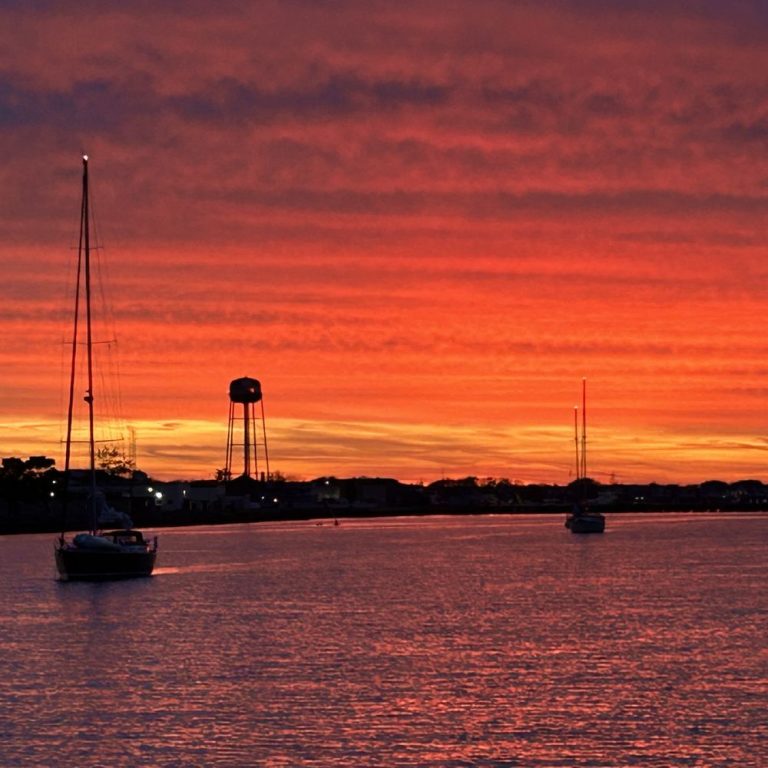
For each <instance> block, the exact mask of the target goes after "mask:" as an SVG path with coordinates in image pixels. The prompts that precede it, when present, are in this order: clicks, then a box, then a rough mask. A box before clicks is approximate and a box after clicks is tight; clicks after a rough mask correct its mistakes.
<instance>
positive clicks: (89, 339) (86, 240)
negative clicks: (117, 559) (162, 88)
mask: <svg viewBox="0 0 768 768" xmlns="http://www.w3.org/2000/svg"><path fill="white" fill-rule="evenodd" d="M83 219H84V222H83V224H82V230H83V244H84V252H85V348H86V355H87V358H88V390H87V392H86V395H85V402H86V403H88V448H89V451H90V471H91V501H90V508H91V531H92V532H94V533H95V531H96V448H95V440H94V431H93V335H92V327H91V235H90V214H89V211H88V155H83Z"/></svg>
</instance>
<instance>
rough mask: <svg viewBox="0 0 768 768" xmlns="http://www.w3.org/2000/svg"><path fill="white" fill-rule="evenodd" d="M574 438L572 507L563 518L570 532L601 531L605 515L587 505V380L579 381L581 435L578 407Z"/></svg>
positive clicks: (575, 415) (574, 423) (603, 526)
mask: <svg viewBox="0 0 768 768" xmlns="http://www.w3.org/2000/svg"><path fill="white" fill-rule="evenodd" d="M573 426H574V440H575V443H576V484H575V488H576V493H577V497H576V500H575V501H574V503H573V509H572V510H571V512H570V514H569V515H568V516H567V517H566V519H565V527H566V528H570V530H571V533H602V532H603V531H604V530H605V515H603V514H602V513H600V512H596V511H594V510H590V509H589V507H588V506H587V498H586V486H587V380H586V379H582V382H581V436H579V409H578V408H574V411H573Z"/></svg>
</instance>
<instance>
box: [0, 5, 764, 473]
mask: <svg viewBox="0 0 768 768" xmlns="http://www.w3.org/2000/svg"><path fill="white" fill-rule="evenodd" d="M0 15H1V16H2V26H1V29H2V32H0V43H1V45H0V142H2V144H1V148H2V168H1V169H0V173H2V185H1V187H0V194H2V203H1V204H0V219H1V220H2V242H1V243H0V270H1V271H0V286H2V288H1V290H2V302H0V312H1V313H2V345H1V346H0V365H1V366H2V377H0V399H1V402H2V408H1V410H0V455H2V456H13V455H15V456H27V455H30V454H45V455H48V456H53V457H55V458H56V459H57V463H58V464H59V466H61V465H62V464H63V460H62V453H63V452H62V448H61V444H60V438H61V435H62V419H63V394H62V393H63V389H64V375H63V372H62V359H63V352H62V349H63V345H62V339H63V338H64V337H65V336H66V334H67V333H68V323H69V319H70V307H69V301H70V297H69V294H68V290H69V287H71V279H72V272H73V264H74V260H75V259H76V250H73V246H76V243H77V228H78V215H79V205H80V200H79V193H80V174H81V160H80V158H81V155H82V153H83V152H87V153H88V155H89V156H90V158H91V160H90V173H91V179H92V190H93V205H94V210H95V219H96V223H97V226H98V233H99V242H100V243H102V244H103V246H104V248H103V250H102V251H100V252H99V254H100V258H101V259H103V260H104V263H105V265H106V267H107V269H108V273H109V281H108V295H109V298H110V303H111V304H112V309H113V311H114V315H115V325H116V332H117V336H118V339H119V342H118V349H119V369H120V374H121V375H120V387H121V390H122V410H123V412H124V415H125V418H126V420H127V422H128V424H130V425H132V426H133V427H134V428H135V430H136V442H137V453H138V465H139V467H140V468H142V469H144V470H145V471H146V472H149V473H150V474H151V475H153V476H155V477H158V478H165V479H171V478H204V477H211V476H213V473H214V472H215V470H216V469H217V468H219V467H221V466H223V464H224V447H225V441H226V426H227V425H226V417H227V409H228V398H227V389H228V384H229V381H230V380H231V379H233V378H236V377H239V376H252V377H255V378H258V379H259V380H260V381H261V383H262V388H263V391H264V397H265V409H266V415H267V432H268V437H269V449H270V459H271V465H272V469H277V470H280V471H281V472H283V473H285V474H287V475H289V476H292V477H297V478H311V477H316V476H320V475H323V474H336V475H339V476H351V475H368V476H389V477H397V478H400V479H402V480H405V481H418V480H423V481H425V482H429V481H432V480H435V479H437V478H439V477H442V476H452V477H458V476H464V475H477V476H480V477H485V476H496V477H508V478H510V479H516V480H521V481H525V482H530V481H541V482H553V483H567V482H569V481H570V480H571V479H573V465H574V460H573V434H572V430H573V426H572V424H573V422H572V419H573V407H574V405H576V404H577V403H578V401H579V397H580V389H581V380H582V377H587V379H588V382H589V384H588V387H589V474H590V475H592V476H593V477H595V478H596V479H597V480H600V481H602V482H609V480H610V479H611V478H614V479H616V480H618V481H619V482H647V481H659V482H698V481H701V480H705V479H710V478H718V479H723V480H736V479H742V478H757V479H763V480H768V418H767V416H766V405H767V404H768V344H766V339H767V338H768V336H767V333H768V327H767V326H768V297H767V295H766V288H765V286H766V278H767V277H768V276H767V275H766V273H767V272H768V259H767V258H766V257H767V256H768V229H767V224H768V9H767V8H766V5H765V4H764V3H762V2H739V0H729V2H725V1H722V2H714V1H713V2H706V0H705V1H703V2H699V3H688V2H674V0H672V1H669V0H665V1H664V2H662V1H661V0H660V1H659V2H655V1H654V0H647V1H646V2H618V1H615V2H608V1H607V0H603V1H598V0H595V1H594V2H592V1H590V0H583V1H580V2H575V1H573V2H566V1H565V0H563V1H561V2H547V1H546V0H544V1H542V2H518V3H513V2H508V1H506V0H505V1H503V2H502V1H499V2H493V1H490V0H466V1H455V2H451V0H434V1H433V0H411V2H408V3H396V2H359V1H356V0H349V1H348V2H343V1H338V2H336V1H329V2H319V1H318V0H279V1H276V2H253V3H244V2H227V1H226V0H225V1H224V2H215V3H213V2H196V1H195V0H185V2H180V1H179V2H176V1H173V2H171V1H165V0H153V1H152V2H132V3H128V4H126V3H116V2H96V0H93V1H92V2H86V1H83V2H66V3H64V2H45V0H30V2H13V1H12V0H11V1H8V2H0Z"/></svg>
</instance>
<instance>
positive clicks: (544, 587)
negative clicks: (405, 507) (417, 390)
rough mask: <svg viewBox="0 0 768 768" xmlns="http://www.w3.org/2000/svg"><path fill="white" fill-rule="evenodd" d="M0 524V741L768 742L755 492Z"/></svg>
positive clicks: (177, 755) (634, 761)
mask: <svg viewBox="0 0 768 768" xmlns="http://www.w3.org/2000/svg"><path fill="white" fill-rule="evenodd" d="M160 535H161V551H160V556H159V562H158V564H159V568H158V570H157V575H156V576H155V577H153V578H151V579H147V580H140V581H133V582H122V583H108V584H76V583H71V584H62V583H59V582H56V581H55V580H54V578H53V540H54V537H53V536H17V537H5V538H0V593H1V594H2V601H0V615H1V619H2V620H1V621H0V665H1V666H0V669H1V670H2V673H1V674H0V765H2V766H66V765H72V766H75V765H77V766H304V765H306V766H356V767H357V766H523V767H524V768H533V767H536V766H567V767H569V768H570V767H571V766H606V767H607V766H610V767H612V768H613V767H618V766H663V767H664V768H669V767H670V766H740V767H741V766H761V765H768V755H767V750H768V743H767V739H766V737H767V736H768V726H767V725H766V711H767V710H768V690H767V683H766V678H767V676H768V670H767V669H766V667H767V659H766V636H767V634H768V632H767V630H768V622H767V621H766V617H767V616H768V567H767V558H766V543H768V516H747V515H732V516H727V517H726V516H695V515H667V516H650V515H647V516H629V515H626V516H613V517H609V520H608V532H607V533H606V534H605V535H604V536H602V537H585V538H582V537H577V536H574V535H572V534H570V533H568V532H567V531H566V530H565V528H564V527H563V520H562V519H561V518H560V517H547V516H542V517H537V516H530V517H521V518H515V517H512V518H508V517H477V518H427V519H414V520H405V519H394V520H368V521H363V520H361V521H343V522H342V525H341V526H340V527H338V528H334V527H332V526H328V525H327V524H326V525H324V526H316V525H314V524H313V523H306V522H302V523H290V524H281V525H250V526H237V527H222V528H187V529H180V530H174V531H161V532H160Z"/></svg>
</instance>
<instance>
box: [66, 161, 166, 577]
mask: <svg viewBox="0 0 768 768" xmlns="http://www.w3.org/2000/svg"><path fill="white" fill-rule="evenodd" d="M81 321H83V322H84V323H85V343H84V345H83V343H82V341H81V336H82V333H81V328H80V324H81ZM93 344H94V342H93V337H92V312H91V237H90V213H89V192H88V156H87V155H83V191H82V201H81V205H80V242H79V245H78V256H77V284H76V288H75V307H74V323H73V333H72V358H71V371H70V379H69V406H68V410H67V437H66V449H65V462H64V464H65V466H64V497H63V500H62V504H63V511H62V520H63V525H62V533H61V535H60V537H59V538H58V540H57V541H56V545H55V556H56V568H57V570H58V572H59V576H60V578H61V579H62V580H64V581H72V580H77V581H98V580H105V579H126V578H135V577H139V576H151V575H152V570H153V569H154V567H155V558H156V556H157V537H155V538H154V540H153V541H151V542H149V541H147V540H146V539H145V538H144V535H143V534H142V532H141V531H137V530H134V529H133V527H132V523H131V522H130V519H129V518H128V517H127V515H125V516H123V519H122V521H121V523H122V525H123V527H122V528H120V529H118V530H112V531H102V530H100V528H99V525H100V516H101V514H102V513H103V512H104V511H105V509H106V502H105V499H104V496H103V494H101V493H100V492H99V490H98V488H97V487H96V449H95V442H96V441H95V436H94V435H95V432H94V399H95V396H94V388H93V382H94V364H93ZM81 346H84V348H85V354H86V361H85V362H86V365H85V369H86V372H87V373H86V375H87V389H86V393H85V397H84V400H85V402H86V404H87V412H88V447H89V452H90V466H89V494H88V501H87V507H88V514H89V519H90V528H89V530H88V531H87V532H83V533H78V534H76V535H75V536H74V537H72V538H71V539H69V540H68V539H66V538H65V535H64V530H63V529H64V527H65V524H66V515H67V504H68V496H69V490H70V478H71V475H72V470H71V467H70V463H71V457H72V442H73V439H72V426H73V413H74V397H75V383H76V382H75V380H76V378H77V375H76V372H77V364H78V362H79V360H78V347H81Z"/></svg>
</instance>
